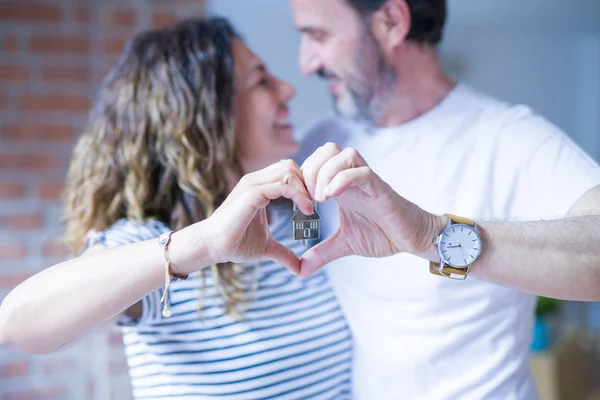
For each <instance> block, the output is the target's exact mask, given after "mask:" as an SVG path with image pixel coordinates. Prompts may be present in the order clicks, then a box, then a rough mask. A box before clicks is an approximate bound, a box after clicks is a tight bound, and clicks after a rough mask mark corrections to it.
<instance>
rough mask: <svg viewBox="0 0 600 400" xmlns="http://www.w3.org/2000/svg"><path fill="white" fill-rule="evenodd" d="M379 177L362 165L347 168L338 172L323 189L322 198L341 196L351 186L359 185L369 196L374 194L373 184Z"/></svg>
mask: <svg viewBox="0 0 600 400" xmlns="http://www.w3.org/2000/svg"><path fill="white" fill-rule="evenodd" d="M379 180H380V178H379V177H378V176H377V175H376V174H375V173H374V172H373V171H372V170H371V168H369V167H367V166H364V167H360V168H353V169H347V170H344V171H341V172H339V173H338V174H337V175H336V176H335V177H334V178H333V180H332V181H331V182H330V183H329V184H328V185H327V186H325V188H324V189H323V198H324V199H328V198H330V197H338V196H341V195H342V194H343V193H344V192H345V191H346V190H348V189H349V188H351V187H359V188H360V189H361V190H362V191H363V192H365V193H367V194H368V195H370V196H375V193H376V191H375V185H376V184H377V182H378V181H379Z"/></svg>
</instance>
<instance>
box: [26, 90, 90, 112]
mask: <svg viewBox="0 0 600 400" xmlns="http://www.w3.org/2000/svg"><path fill="white" fill-rule="evenodd" d="M20 108H21V110H24V111H49V112H52V111H80V112H83V111H86V112H87V111H88V110H89V108H90V100H89V98H88V97H83V96H75V95H31V94H30V95H24V96H23V97H21V101H20Z"/></svg>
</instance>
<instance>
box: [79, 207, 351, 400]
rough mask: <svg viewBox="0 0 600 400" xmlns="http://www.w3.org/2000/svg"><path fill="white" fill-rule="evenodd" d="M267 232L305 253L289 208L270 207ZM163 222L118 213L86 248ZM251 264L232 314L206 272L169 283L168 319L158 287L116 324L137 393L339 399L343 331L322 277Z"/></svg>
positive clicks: (344, 375)
mask: <svg viewBox="0 0 600 400" xmlns="http://www.w3.org/2000/svg"><path fill="white" fill-rule="evenodd" d="M270 211H271V216H272V223H271V232H272V235H273V237H274V238H275V239H276V240H278V241H280V242H281V243H282V244H283V245H285V246H287V247H288V248H290V249H292V250H293V251H295V252H296V254H299V253H301V252H303V251H304V248H303V246H302V244H301V243H300V242H296V241H294V240H293V238H292V232H291V222H290V218H291V210H290V212H287V211H284V210H283V208H282V207H275V206H273V207H271V210H270ZM168 230H169V228H168V227H167V226H166V225H164V224H163V223H162V222H159V221H156V220H151V221H148V222H145V223H141V222H136V221H132V220H119V221H117V222H116V223H115V224H114V225H112V226H111V227H110V228H109V229H107V230H106V231H104V232H100V233H97V234H94V235H92V237H91V238H90V239H91V240H90V241H89V243H88V245H91V244H95V243H102V244H104V245H105V246H106V247H116V246H121V245H125V244H129V243H134V242H138V241H143V240H148V239H152V238H156V237H158V236H160V234H161V233H163V232H165V231H168ZM244 267H245V268H248V269H252V270H255V273H254V274H253V275H252V274H251V273H249V275H252V276H251V278H252V279H255V282H256V284H257V289H256V291H254V292H249V293H247V300H246V301H245V302H244V303H243V310H244V311H241V312H239V313H238V314H239V316H238V317H237V319H236V317H235V316H234V317H231V316H228V315H226V314H225V307H224V301H223V299H222V298H221V296H220V295H219V293H218V290H217V289H216V288H215V287H214V285H213V280H212V277H211V273H210V269H207V271H206V290H204V294H203V296H202V311H199V298H200V296H201V287H202V275H201V273H199V272H198V273H195V274H192V275H191V276H190V277H189V278H188V279H187V280H185V281H174V282H173V284H172V285H171V289H170V296H171V297H170V300H171V307H172V313H173V314H172V316H171V317H169V318H163V317H162V315H161V311H162V306H161V304H160V298H161V296H162V289H161V290H158V291H156V292H153V293H151V294H149V295H148V296H146V297H145V298H144V299H143V315H142V318H141V319H140V320H139V321H138V322H137V324H135V325H134V326H125V327H123V328H122V330H123V341H124V343H125V354H126V357H127V363H128V365H129V371H130V376H131V382H132V386H133V394H134V397H135V398H136V399H164V398H177V399H190V400H191V399H195V400H197V399H212V398H218V399H244V400H245V399H347V398H350V397H351V396H350V368H351V350H352V349H351V336H350V332H349V329H348V326H347V325H346V321H345V319H344V316H343V315H342V312H341V310H340V307H339V305H338V303H337V300H336V298H335V296H334V293H333V291H332V288H331V287H330V285H329V282H328V280H327V276H326V275H325V273H324V272H323V271H320V272H317V273H316V274H314V275H313V276H311V277H310V278H308V279H305V280H302V279H299V278H297V277H295V276H294V275H293V274H292V273H291V272H289V271H288V270H287V269H286V268H284V267H282V266H280V265H277V264H275V263H274V262H272V261H263V262H262V263H260V264H259V265H258V266H256V265H247V266H244Z"/></svg>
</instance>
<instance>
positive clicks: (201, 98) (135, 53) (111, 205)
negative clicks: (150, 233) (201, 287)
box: [65, 18, 243, 312]
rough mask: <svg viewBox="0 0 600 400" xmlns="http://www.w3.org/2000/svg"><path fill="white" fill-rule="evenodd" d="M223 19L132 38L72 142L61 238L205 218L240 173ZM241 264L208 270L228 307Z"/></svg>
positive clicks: (75, 239) (76, 243) (228, 36)
mask: <svg viewBox="0 0 600 400" xmlns="http://www.w3.org/2000/svg"><path fill="white" fill-rule="evenodd" d="M236 38H239V36H238V35H237V34H236V33H235V32H234V31H233V29H232V27H231V25H230V24H229V23H228V22H227V21H226V20H224V19H222V18H210V19H202V20H200V19H195V20H188V21H184V22H182V23H180V24H178V25H177V26H175V27H171V28H163V29H160V30H153V31H148V32H144V33H140V34H138V35H136V36H135V37H134V38H133V39H132V40H131V41H130V42H129V43H128V45H127V46H126V48H125V50H124V51H123V53H122V54H121V56H120V58H119V60H118V61H117V62H116V64H115V65H114V66H113V68H112V70H111V72H110V73H109V74H108V76H107V77H106V79H105V81H104V84H103V85H102V88H101V90H100V92H99V96H98V98H97V101H96V103H95V106H94V108H93V110H92V113H91V116H90V120H89V123H88V126H87V128H86V129H85V131H84V133H83V135H82V136H81V138H80V139H79V141H78V143H77V145H76V146H75V149H74V152H73V155H72V159H71V164H70V168H69V172H68V176H67V182H66V189H65V203H66V205H65V220H66V235H65V236H66V237H65V239H66V242H67V243H68V244H69V246H70V247H71V249H72V250H73V252H75V253H77V252H78V251H80V250H81V249H82V247H83V246H84V238H85V236H86V234H87V232H89V231H91V230H97V231H102V230H105V229H106V228H108V227H109V226H111V225H112V224H113V223H115V221H117V220H119V219H121V218H128V219H135V220H140V221H143V220H147V219H150V218H154V219H157V220H160V221H162V222H164V223H165V224H166V225H167V226H169V227H170V228H171V229H173V230H179V229H182V228H184V227H186V226H188V225H190V224H193V223H195V222H198V221H201V220H203V219H205V218H207V217H209V216H210V215H211V214H212V213H213V211H214V210H215V209H216V208H217V207H218V206H219V205H220V204H221V203H222V202H223V200H224V199H225V197H226V195H227V192H226V191H227V182H226V175H225V174H226V171H227V170H230V171H233V172H234V173H236V174H238V175H240V176H241V167H240V165H239V162H238V160H237V158H236V156H235V133H234V126H233V103H234V99H233V96H234V72H233V68H234V67H233V51H232V44H233V41H234V39H236ZM240 271H241V266H236V265H234V264H231V263H228V264H220V265H218V266H213V267H212V274H213V278H214V282H215V286H217V287H218V288H219V290H220V291H221V293H222V295H223V296H224V297H225V300H226V304H227V310H228V312H229V311H231V310H232V308H233V306H234V305H235V304H236V303H238V302H239V301H241V300H242V298H243V285H242V282H241V277H240Z"/></svg>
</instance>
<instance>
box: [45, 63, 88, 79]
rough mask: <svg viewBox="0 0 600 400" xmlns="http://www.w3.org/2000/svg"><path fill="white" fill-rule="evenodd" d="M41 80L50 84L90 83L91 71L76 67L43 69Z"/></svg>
mask: <svg viewBox="0 0 600 400" xmlns="http://www.w3.org/2000/svg"><path fill="white" fill-rule="evenodd" d="M42 78H43V79H44V80H45V81H51V82H57V81H58V82H90V81H91V80H92V71H90V69H89V68H78V67H50V66H48V67H43V68H42Z"/></svg>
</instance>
